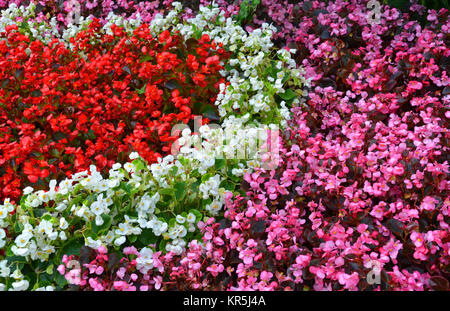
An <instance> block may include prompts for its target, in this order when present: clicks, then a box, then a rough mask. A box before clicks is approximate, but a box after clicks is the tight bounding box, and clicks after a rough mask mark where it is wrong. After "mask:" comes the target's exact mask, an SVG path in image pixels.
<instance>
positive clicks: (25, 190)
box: [23, 187, 34, 195]
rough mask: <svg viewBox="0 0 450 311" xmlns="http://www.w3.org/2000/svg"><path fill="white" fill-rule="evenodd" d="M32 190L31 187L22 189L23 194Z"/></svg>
mask: <svg viewBox="0 0 450 311" xmlns="http://www.w3.org/2000/svg"><path fill="white" fill-rule="evenodd" d="M33 191H34V189H33V188H32V187H26V188H25V189H23V194H24V195H27V194H30V193H32V192H33Z"/></svg>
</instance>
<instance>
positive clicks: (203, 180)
mask: <svg viewBox="0 0 450 311" xmlns="http://www.w3.org/2000/svg"><path fill="white" fill-rule="evenodd" d="M210 177H212V174H211V173H207V174H205V175H203V176H202V182H205V181H207V180H208V179H209V178H210Z"/></svg>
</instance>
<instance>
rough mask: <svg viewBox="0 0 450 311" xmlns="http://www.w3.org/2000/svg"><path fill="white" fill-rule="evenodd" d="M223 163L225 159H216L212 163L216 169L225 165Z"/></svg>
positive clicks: (225, 161)
mask: <svg viewBox="0 0 450 311" xmlns="http://www.w3.org/2000/svg"><path fill="white" fill-rule="evenodd" d="M225 164H227V160H225V159H216V163H215V165H214V167H215V168H216V170H218V171H219V170H221V169H222V168H224V167H225Z"/></svg>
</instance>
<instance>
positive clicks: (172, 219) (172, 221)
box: [169, 218, 177, 227]
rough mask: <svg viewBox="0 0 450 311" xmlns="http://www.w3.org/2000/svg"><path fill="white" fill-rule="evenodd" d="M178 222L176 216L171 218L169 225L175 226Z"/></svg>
mask: <svg viewBox="0 0 450 311" xmlns="http://www.w3.org/2000/svg"><path fill="white" fill-rule="evenodd" d="M176 223H177V220H176V219H175V218H170V220H169V227H175V224H176Z"/></svg>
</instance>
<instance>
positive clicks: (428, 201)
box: [420, 196, 439, 211]
mask: <svg viewBox="0 0 450 311" xmlns="http://www.w3.org/2000/svg"><path fill="white" fill-rule="evenodd" d="M438 202H439V201H438V200H436V199H434V198H433V197H430V196H426V197H425V198H424V199H423V201H422V204H421V205H420V208H421V209H422V210H427V211H432V210H434V209H435V207H436V203H438Z"/></svg>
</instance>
